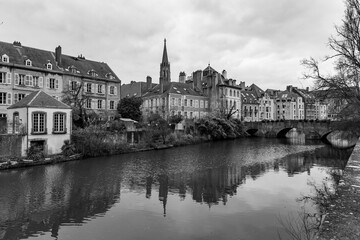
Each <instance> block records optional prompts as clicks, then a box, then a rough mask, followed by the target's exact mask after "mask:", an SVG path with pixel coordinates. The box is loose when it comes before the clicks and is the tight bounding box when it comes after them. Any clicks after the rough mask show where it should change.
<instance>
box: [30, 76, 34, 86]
mask: <svg viewBox="0 0 360 240" xmlns="http://www.w3.org/2000/svg"><path fill="white" fill-rule="evenodd" d="M29 79H30V82H29V85H30V86H34V78H33V76H31V75H30V76H29Z"/></svg>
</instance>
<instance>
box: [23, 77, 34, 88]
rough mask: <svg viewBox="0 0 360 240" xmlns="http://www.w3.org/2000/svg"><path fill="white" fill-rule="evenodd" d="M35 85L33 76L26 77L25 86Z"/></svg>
mask: <svg viewBox="0 0 360 240" xmlns="http://www.w3.org/2000/svg"><path fill="white" fill-rule="evenodd" d="M33 84H34V81H33V76H31V75H26V76H25V86H33Z"/></svg>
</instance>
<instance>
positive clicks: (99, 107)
mask: <svg viewBox="0 0 360 240" xmlns="http://www.w3.org/2000/svg"><path fill="white" fill-rule="evenodd" d="M102 102H103V100H98V109H102V108H103V107H102V105H103V103H102Z"/></svg>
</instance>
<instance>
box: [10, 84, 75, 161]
mask: <svg viewBox="0 0 360 240" xmlns="http://www.w3.org/2000/svg"><path fill="white" fill-rule="evenodd" d="M7 113H8V114H9V116H8V121H7V122H8V133H9V134H20V135H21V136H22V138H23V139H22V146H21V156H26V151H27V150H28V149H29V148H30V147H32V146H34V147H37V148H39V149H41V150H42V151H43V152H44V154H45V155H51V154H58V153H61V147H62V146H63V145H64V141H65V140H69V141H70V136H71V126H72V121H71V107H70V106H68V105H66V104H64V103H62V102H60V101H58V100H56V99H55V98H54V97H52V96H50V95H49V94H48V93H45V92H43V91H41V90H38V91H36V92H32V93H30V94H29V95H28V96H26V97H25V98H23V99H22V100H20V101H19V102H17V103H15V104H13V105H11V106H10V107H8V112H7Z"/></svg>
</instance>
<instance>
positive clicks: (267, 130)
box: [244, 120, 336, 139]
mask: <svg viewBox="0 0 360 240" xmlns="http://www.w3.org/2000/svg"><path fill="white" fill-rule="evenodd" d="M244 125H245V131H246V132H247V133H249V134H250V135H253V136H262V137H292V136H298V135H305V138H306V139H322V138H325V137H326V136H327V135H328V134H329V133H331V132H332V131H334V130H336V126H335V123H334V122H331V121H304V120H283V121H266V122H245V123H244Z"/></svg>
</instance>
